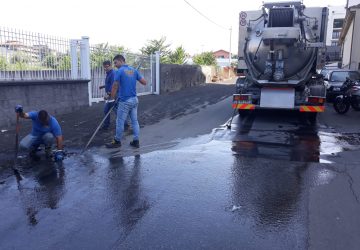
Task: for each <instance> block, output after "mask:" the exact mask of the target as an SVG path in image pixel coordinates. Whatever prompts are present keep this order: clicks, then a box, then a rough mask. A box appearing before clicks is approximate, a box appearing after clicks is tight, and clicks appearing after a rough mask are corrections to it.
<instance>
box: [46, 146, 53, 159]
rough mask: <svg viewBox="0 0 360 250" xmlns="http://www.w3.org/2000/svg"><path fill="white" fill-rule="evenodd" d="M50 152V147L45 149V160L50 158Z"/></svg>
mask: <svg viewBox="0 0 360 250" xmlns="http://www.w3.org/2000/svg"><path fill="white" fill-rule="evenodd" d="M52 155H53V154H52V151H51V146H50V147H45V157H46V159H50V158H51V157H52Z"/></svg>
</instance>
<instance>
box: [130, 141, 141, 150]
mask: <svg viewBox="0 0 360 250" xmlns="http://www.w3.org/2000/svg"><path fill="white" fill-rule="evenodd" d="M130 146H132V147H134V148H140V143H139V140H133V141H132V142H130Z"/></svg>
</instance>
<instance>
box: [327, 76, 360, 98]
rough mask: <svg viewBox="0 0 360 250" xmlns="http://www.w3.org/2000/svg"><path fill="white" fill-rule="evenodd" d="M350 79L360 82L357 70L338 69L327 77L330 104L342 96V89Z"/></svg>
mask: <svg viewBox="0 0 360 250" xmlns="http://www.w3.org/2000/svg"><path fill="white" fill-rule="evenodd" d="M347 78H349V79H350V80H352V81H357V80H360V73H359V72H358V71H355V70H348V69H337V70H331V71H329V72H328V73H327V75H326V76H325V78H324V80H325V85H326V88H327V91H326V99H327V100H328V101H330V102H332V101H333V100H334V98H335V97H336V96H338V95H339V94H340V92H341V91H340V87H341V86H342V85H343V83H344V82H345V81H346V79H347Z"/></svg>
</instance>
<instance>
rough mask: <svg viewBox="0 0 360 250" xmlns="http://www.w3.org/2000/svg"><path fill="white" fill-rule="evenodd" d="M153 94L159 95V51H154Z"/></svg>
mask: <svg viewBox="0 0 360 250" xmlns="http://www.w3.org/2000/svg"><path fill="white" fill-rule="evenodd" d="M155 65H156V66H155V82H156V87H155V94H156V95H160V51H156V52H155Z"/></svg>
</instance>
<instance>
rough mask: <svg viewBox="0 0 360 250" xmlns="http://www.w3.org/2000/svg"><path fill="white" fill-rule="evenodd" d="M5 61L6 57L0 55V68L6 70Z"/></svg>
mask: <svg viewBox="0 0 360 250" xmlns="http://www.w3.org/2000/svg"><path fill="white" fill-rule="evenodd" d="M7 64H8V63H7V61H6V58H5V57H3V56H0V70H6V69H7Z"/></svg>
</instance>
